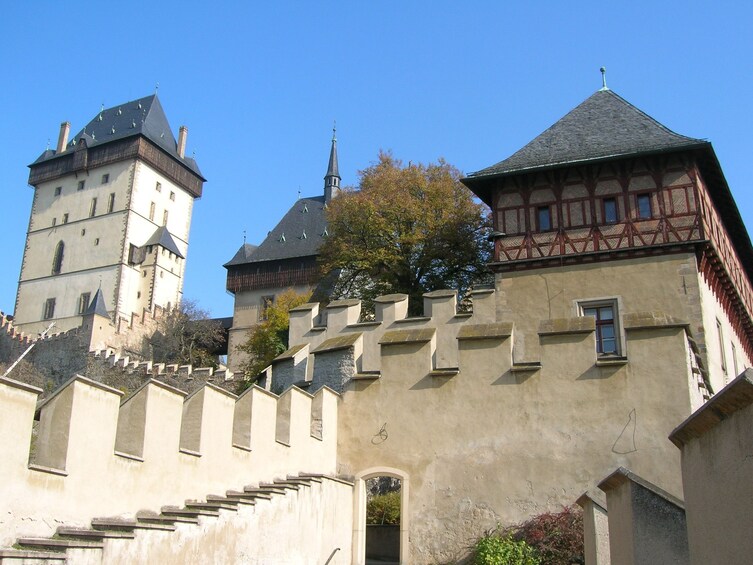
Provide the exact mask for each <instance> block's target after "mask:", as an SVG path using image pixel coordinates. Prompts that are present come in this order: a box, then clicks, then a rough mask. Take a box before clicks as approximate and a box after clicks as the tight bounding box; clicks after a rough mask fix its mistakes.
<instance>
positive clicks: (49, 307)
mask: <svg viewBox="0 0 753 565" xmlns="http://www.w3.org/2000/svg"><path fill="white" fill-rule="evenodd" d="M54 315H55V299H54V298H48V299H47V300H45V302H44V314H43V316H42V319H44V320H49V319H51V318H52V317H53V316H54Z"/></svg>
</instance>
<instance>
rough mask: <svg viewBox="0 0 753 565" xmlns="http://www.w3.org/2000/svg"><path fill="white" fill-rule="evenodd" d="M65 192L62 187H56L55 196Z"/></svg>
mask: <svg viewBox="0 0 753 565" xmlns="http://www.w3.org/2000/svg"><path fill="white" fill-rule="evenodd" d="M62 192H63V187H62V186H56V187H55V196H60V194H61V193H62Z"/></svg>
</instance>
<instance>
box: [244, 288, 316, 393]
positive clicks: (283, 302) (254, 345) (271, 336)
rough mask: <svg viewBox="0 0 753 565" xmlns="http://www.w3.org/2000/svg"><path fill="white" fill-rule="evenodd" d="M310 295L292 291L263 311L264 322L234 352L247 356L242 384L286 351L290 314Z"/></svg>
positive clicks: (253, 377)
mask: <svg viewBox="0 0 753 565" xmlns="http://www.w3.org/2000/svg"><path fill="white" fill-rule="evenodd" d="M310 297H311V293H310V292H309V293H298V292H296V291H294V290H293V289H292V288H291V289H288V290H286V291H285V292H283V293H281V294H279V295H277V296H276V297H275V300H274V302H272V303H271V304H268V305H267V306H266V309H265V311H264V320H263V321H261V322H260V323H259V324H257V325H255V326H254V327H252V328H251V329H250V330H249V331H248V337H247V338H246V341H245V342H243V344H242V345H239V346H238V350H239V351H242V352H243V353H245V354H247V355H248V360H247V361H246V362H245V363H244V364H243V365H242V367H241V369H242V370H243V372H244V373H245V374H246V384H250V383H252V382H253V381H254V380H255V379H256V377H257V376H258V375H259V374H260V373H261V372H262V371H263V370H264V369H265V368H267V366H268V365H269V364H270V363H271V362H272V359H274V358H275V357H277V356H278V355H279V354H280V353H282V352H284V351H285V350H286V349H287V348H288V329H289V328H290V310H291V309H293V308H296V307H297V306H301V305H302V304H306V303H307V302H308V301H309V298H310Z"/></svg>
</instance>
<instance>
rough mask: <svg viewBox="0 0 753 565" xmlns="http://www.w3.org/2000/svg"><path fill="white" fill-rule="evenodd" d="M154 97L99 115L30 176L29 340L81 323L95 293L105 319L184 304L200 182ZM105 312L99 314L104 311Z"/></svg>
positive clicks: (25, 267)
mask: <svg viewBox="0 0 753 565" xmlns="http://www.w3.org/2000/svg"><path fill="white" fill-rule="evenodd" d="M187 131H188V130H187V128H186V127H185V126H181V128H180V133H179V135H178V140H177V141H176V140H175V137H174V136H173V133H172V130H171V128H170V125H169V124H168V121H167V118H166V116H165V113H164V111H163V109H162V105H161V104H160V102H159V99H158V98H157V96H156V95H151V96H147V97H144V98H140V99H138V100H134V101H132V102H127V103H125V104H121V105H118V106H114V107H112V108H109V109H104V108H103V109H102V110H100V111H99V113H97V115H96V116H95V117H94V119H92V120H91V121H90V122H89V123H88V124H87V125H86V126H85V127H84V128H83V129H82V130H81V131H80V132H79V133H77V134H76V135H75V136H73V138H72V139H71V140H70V141H69V140H68V135H69V132H70V124H69V123H68V122H64V123H63V124H61V128H60V135H59V138H58V143H57V147H56V150H54V151H53V150H49V149H48V150H46V151H45V152H44V153H42V155H41V156H40V157H39V158H38V159H37V160H36V161H34V163H32V164H31V165H29V168H30V169H31V171H30V173H29V184H30V185H31V186H32V187H33V188H34V200H33V204H32V209H31V217H30V219H29V229H28V233H27V236H26V247H25V249H24V256H23V263H22V266H21V275H20V277H19V283H18V293H17V295H16V307H15V323H16V326H17V327H19V328H20V329H21V330H23V331H25V332H27V333H33V332H37V331H40V330H41V329H42V328H44V327H46V326H47V325H48V324H49V323H50V321H54V322H55V324H56V330H57V331H65V330H68V329H71V328H74V327H77V326H79V325H80V324H81V319H82V318H81V317H82V315H83V314H84V313H85V312H86V311H87V309H88V308H89V305H90V302H91V300H92V299H93V298H94V296H95V294H96V293H97V290H98V289H101V291H102V297H103V298H104V304H105V307H106V309H107V312H108V314H109V315H110V317H112V318H113V320H114V319H116V318H118V317H129V316H130V315H131V314H132V313H137V314H141V313H142V312H143V311H144V310H153V309H154V308H155V307H163V308H168V307H170V306H174V305H176V304H177V303H178V302H179V301H180V298H181V295H182V288H183V274H184V270H185V258H186V255H187V252H188V234H189V229H190V225H191V211H192V209H193V201H194V199H196V198H199V197H200V196H201V193H202V188H203V184H204V181H205V179H204V177H203V176H202V175H201V172H200V171H199V168H198V166H197V164H196V162H195V161H194V160H193V159H192V158H190V157H186V156H185V147H186V138H187ZM100 310H101V307H100Z"/></svg>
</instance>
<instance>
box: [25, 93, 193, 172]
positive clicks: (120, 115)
mask: <svg viewBox="0 0 753 565" xmlns="http://www.w3.org/2000/svg"><path fill="white" fill-rule="evenodd" d="M134 135H143V136H144V137H146V138H147V139H149V140H150V141H151V142H152V143H154V144H155V145H157V146H158V147H160V148H162V149H163V150H164V151H165V152H167V153H168V154H169V155H170V156H171V157H173V158H175V159H176V160H178V161H180V162H182V163H183V164H185V165H186V166H187V167H188V168H189V169H191V170H192V171H194V172H195V173H196V174H198V175H199V176H201V172H200V171H199V167H198V165H197V164H196V161H194V160H193V159H192V158H190V157H180V155H178V142H177V141H176V140H175V136H174V135H173V132H172V129H171V128H170V124H169V123H168V121H167V116H166V115H165V111H164V110H163V109H162V104H160V101H159V98H157V95H156V94H151V95H149V96H145V97H143V98H139V99H137V100H133V101H131V102H126V103H125V104H119V105H117V106H113V107H112V108H107V109H102V110H100V111H99V112H98V113H97V115H96V116H95V117H94V118H93V119H92V120H91V121H90V122H89V123H88V124H86V126H85V127H84V128H83V129H82V130H80V131H79V132H78V133H77V134H76V135H74V136H73V137H72V138H71V140H70V141H69V142H68V145H67V146H66V151H65V152H64V153H67V152H68V150H71V149H75V146H76V144H77V143H80V142H81V140H82V139H83V140H85V141H86V145H87V147H93V146H95V145H100V144H103V143H108V142H110V141H115V140H118V139H124V138H126V137H131V136H134ZM64 153H60V155H63V154H64ZM57 156H58V154H57V153H55V151H51V150H49V149H48V150H47V151H45V152H44V153H42V155H40V157H39V158H38V159H37V160H36V161H35V162H34V163H35V164H36V163H39V162H42V161H46V160H47V159H51V158H54V157H57Z"/></svg>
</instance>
